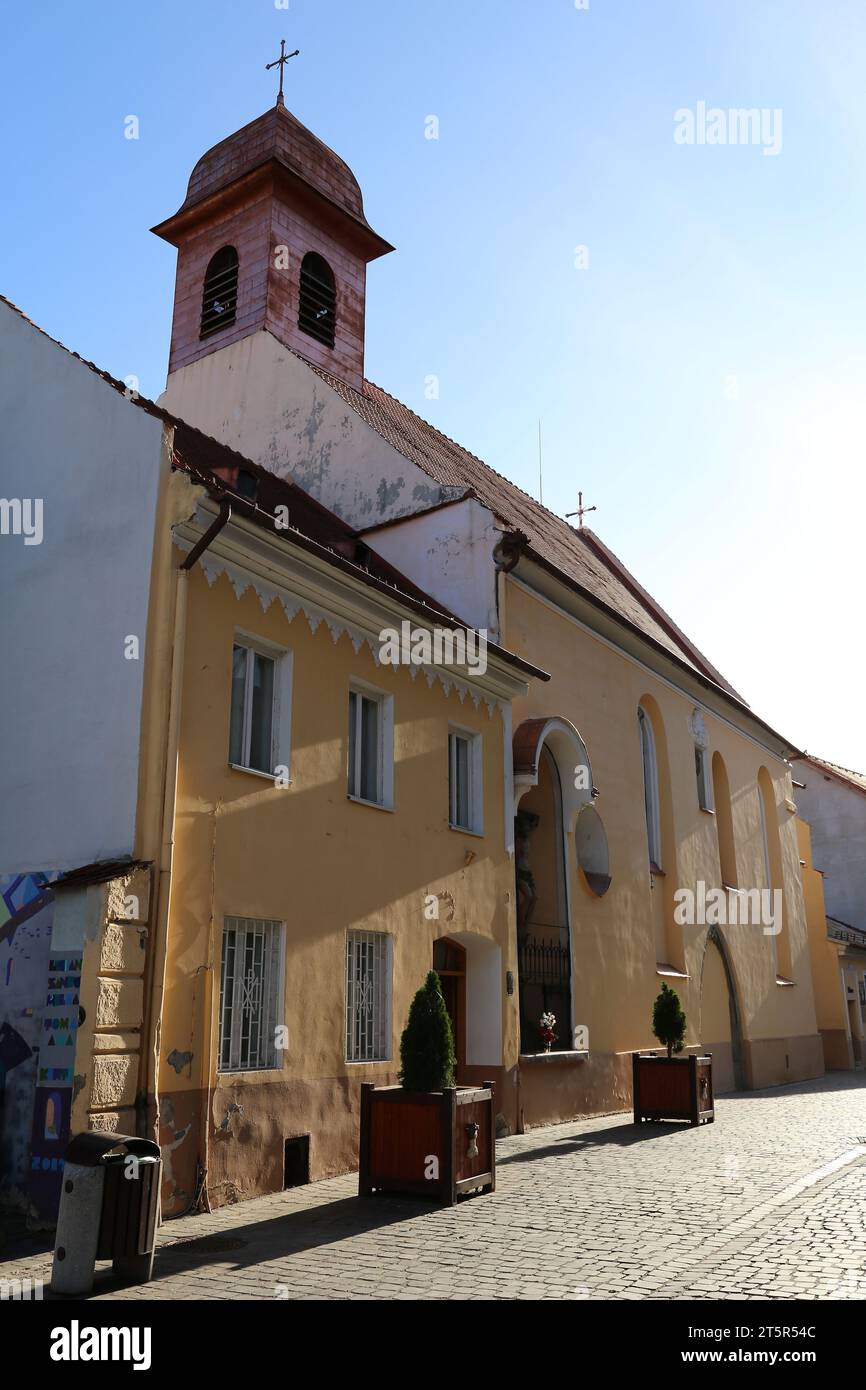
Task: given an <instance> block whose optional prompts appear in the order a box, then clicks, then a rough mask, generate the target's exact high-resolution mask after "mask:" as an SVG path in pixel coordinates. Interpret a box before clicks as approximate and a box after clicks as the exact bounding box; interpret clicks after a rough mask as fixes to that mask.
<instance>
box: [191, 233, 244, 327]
mask: <svg viewBox="0 0 866 1390" xmlns="http://www.w3.org/2000/svg"><path fill="white" fill-rule="evenodd" d="M237 303H238V253H237V251H236V250H235V248H234V247H233V246H224V247H223V248H222V250H221V251H217V253H216V255H215V256H212V257H211V259H210V262H209V264H208V268H207V272H206V274H205V277H204V290H203V291H202V297H201V332H200V333H199V337H200V338H207V337H209V336H210V334H211V333H216V332H218V330H219V329H220V328H226V327H227V326H228V325H229V324H230V323H234V321H235V312H236V310H237Z"/></svg>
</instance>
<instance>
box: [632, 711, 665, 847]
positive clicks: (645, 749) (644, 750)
mask: <svg viewBox="0 0 866 1390" xmlns="http://www.w3.org/2000/svg"><path fill="white" fill-rule="evenodd" d="M637 722H638V728H639V730H640V751H641V757H642V759H643V799H644V807H645V810H646V835H647V845H648V848H649V858H650V864H652V865H654V866H655V868H657V869H660V868H661V867H662V848H661V842H662V837H661V820H660V816H659V775H658V764H657V762H656V744H655V737H654V735H653V726H652V722H651V720H650V717H649V715H648V714H647V712H646V710H645V709H644V708H643V706H640V707H639V708H638V712H637Z"/></svg>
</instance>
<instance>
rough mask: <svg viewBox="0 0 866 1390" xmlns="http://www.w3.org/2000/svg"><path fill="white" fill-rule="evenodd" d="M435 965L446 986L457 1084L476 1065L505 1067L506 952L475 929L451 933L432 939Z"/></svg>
mask: <svg viewBox="0 0 866 1390" xmlns="http://www.w3.org/2000/svg"><path fill="white" fill-rule="evenodd" d="M433 969H434V970H435V971H436V973H437V974H438V976H439V979H440V981H441V984H442V993H443V995H444V996H445V1006H446V1008H447V1009H448V1014H449V1017H450V1018H451V1027H452V1030H453V1032H454V1050H455V1052H456V1054H457V1082H458V1084H464V1083H465V1084H472V1083H473V1082H474V1081H475V1080H477V1069H478V1068H482V1069H483V1068H485V1067H486V1068H487V1069H488V1071H489V1070H491V1069H492V1068H494V1067H501V1066H502V952H501V950H500V948H499V946H498V945H497V944H496V942H495V941H491V940H490V939H489V938H488V937H486V936H479V935H478V934H477V933H476V932H460V931H457V932H450V933H449V934H448V936H440V937H439V939H438V940H437V941H434V943H433Z"/></svg>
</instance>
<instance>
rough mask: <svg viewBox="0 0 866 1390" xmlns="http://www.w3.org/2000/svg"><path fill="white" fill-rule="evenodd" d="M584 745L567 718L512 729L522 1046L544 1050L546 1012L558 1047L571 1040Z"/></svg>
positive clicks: (585, 786) (586, 801)
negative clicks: (574, 879)
mask: <svg viewBox="0 0 866 1390" xmlns="http://www.w3.org/2000/svg"><path fill="white" fill-rule="evenodd" d="M592 785H593V783H592V768H591V766H590V762H589V755H588V754H587V751H586V745H585V743H584V742H583V739H582V738H581V737H580V734H579V733H578V732H577V729H575V727H574V725H573V724H571V723H570V722H569V721H568V720H567V719H561V718H551V719H527V720H524V722H523V723H522V724H520V725H519V726H518V728H517V730H516V731H515V734H514V806H515V828H514V829H515V873H516V890H517V894H516V896H517V970H518V991H519V1003H520V1051H521V1052H522V1053H524V1054H526V1053H534V1052H541V1051H543V1043H542V1041H541V1038H540V1032H539V1025H540V1020H541V1015H542V1014H543V1013H553V1014H555V1015H556V1035H557V1036H556V1041H555V1042H554V1044H553V1049H554V1050H555V1051H569V1050H571V1048H572V1047H573V1045H574V1044H573V1033H574V1011H573V1000H572V981H571V975H572V960H573V955H572V949H571V910H570V902H569V872H568V867H569V862H570V860H569V845H570V843H571V839H570V837H571V835H572V833H573V831H574V825H575V822H576V820H577V817H578V815H579V813H580V811H581V809H582V808H583V807H584V806H586V805H590V804H591V803H592Z"/></svg>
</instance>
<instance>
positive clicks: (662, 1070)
mask: <svg viewBox="0 0 866 1390" xmlns="http://www.w3.org/2000/svg"><path fill="white" fill-rule="evenodd" d="M632 1067H633V1077H634V1122H635V1124H636V1125H639V1124H640V1123H641V1121H642V1120H688V1121H689V1122H690V1123H691V1124H693V1125H699V1124H709V1123H712V1121H713V1120H715V1118H716V1112H715V1110H714V1109H713V1059H712V1057H711V1056H709V1055H708V1056H705V1057H656V1056H654V1055H653V1053H651V1052H650V1053H646V1052H634V1053H633V1054H632Z"/></svg>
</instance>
